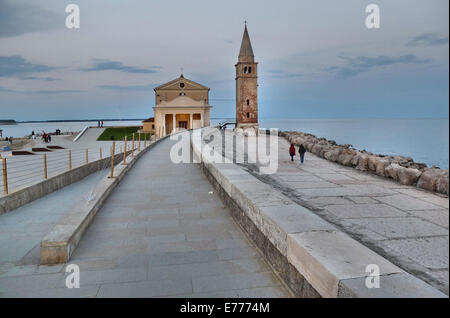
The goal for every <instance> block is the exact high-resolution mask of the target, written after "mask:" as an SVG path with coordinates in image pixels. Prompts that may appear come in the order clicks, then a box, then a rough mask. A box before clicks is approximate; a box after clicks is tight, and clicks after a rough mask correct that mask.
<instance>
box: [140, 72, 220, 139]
mask: <svg viewBox="0 0 450 318" xmlns="http://www.w3.org/2000/svg"><path fill="white" fill-rule="evenodd" d="M154 91H155V107H153V112H154V117H153V118H149V119H148V121H147V122H146V121H144V122H143V130H144V131H147V129H154V133H155V134H156V135H157V136H165V135H167V134H170V133H172V132H174V131H178V130H180V129H193V128H200V127H207V126H209V125H210V109H211V106H210V105H209V88H208V87H206V86H203V85H201V84H198V83H196V82H194V81H191V80H189V79H187V78H185V77H184V76H183V74H181V76H180V77H178V78H177V79H174V80H173V81H170V82H168V83H166V84H163V85H161V86H158V87H156V88H155V89H154ZM152 119H153V122H152V121H151V120H152ZM152 127H154V128H152Z"/></svg>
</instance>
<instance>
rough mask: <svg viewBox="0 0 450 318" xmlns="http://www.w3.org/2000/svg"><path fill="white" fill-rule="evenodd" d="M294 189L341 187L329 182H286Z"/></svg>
mask: <svg viewBox="0 0 450 318" xmlns="http://www.w3.org/2000/svg"><path fill="white" fill-rule="evenodd" d="M284 184H286V185H287V186H289V187H290V188H292V189H320V188H338V187H339V185H337V184H335V183H331V182H327V181H295V182H292V181H290V182H285V183H284Z"/></svg>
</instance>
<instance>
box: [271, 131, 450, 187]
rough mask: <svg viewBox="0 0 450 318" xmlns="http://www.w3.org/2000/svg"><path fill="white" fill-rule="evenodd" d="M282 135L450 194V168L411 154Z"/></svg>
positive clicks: (331, 156)
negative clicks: (377, 151)
mask: <svg viewBox="0 0 450 318" xmlns="http://www.w3.org/2000/svg"><path fill="white" fill-rule="evenodd" d="M279 135H280V136H282V137H284V138H286V139H287V140H288V141H289V142H290V143H292V144H294V145H296V146H299V145H300V144H303V146H304V147H305V148H306V150H308V151H309V152H312V153H313V154H315V155H317V156H319V157H322V158H325V159H327V160H330V161H333V162H336V163H339V164H341V165H343V166H348V167H354V168H356V169H358V170H361V171H368V172H371V173H374V174H376V175H378V176H382V177H386V178H391V179H393V180H395V181H397V182H399V183H400V184H403V185H415V186H417V187H418V188H421V189H425V190H428V191H432V192H438V193H442V194H446V195H449V170H448V169H446V170H444V169H439V168H438V167H431V168H428V167H427V165H426V164H424V163H417V162H414V161H413V159H412V158H409V157H402V156H395V157H394V156H383V155H375V154H373V153H371V152H368V151H365V150H357V149H353V148H352V145H349V144H346V145H338V144H336V142H335V141H333V140H327V139H325V138H317V137H316V136H314V135H312V134H306V133H302V132H293V131H285V132H280V133H279Z"/></svg>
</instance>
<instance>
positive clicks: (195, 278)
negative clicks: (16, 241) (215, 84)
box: [0, 140, 290, 297]
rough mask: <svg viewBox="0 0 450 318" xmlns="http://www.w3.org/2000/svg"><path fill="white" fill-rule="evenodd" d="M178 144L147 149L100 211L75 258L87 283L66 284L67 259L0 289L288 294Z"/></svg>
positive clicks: (6, 279)
mask: <svg viewBox="0 0 450 318" xmlns="http://www.w3.org/2000/svg"><path fill="white" fill-rule="evenodd" d="M173 143H174V142H172V141H170V140H165V141H162V142H161V143H160V144H158V145H156V146H155V147H154V148H153V149H152V150H150V151H149V152H148V153H146V154H145V155H144V156H143V157H142V158H141V159H140V160H139V161H138V162H137V163H136V165H135V166H134V167H133V168H132V169H131V170H130V172H129V173H128V174H127V175H126V176H125V178H124V179H123V180H122V182H121V183H120V184H119V186H118V187H117V188H116V189H115V190H114V191H113V193H112V194H111V196H110V197H109V199H108V200H107V202H106V204H105V205H104V206H103V207H102V208H101V210H100V211H99V212H98V213H97V215H96V217H95V219H94V221H93V223H92V224H91V226H90V227H89V228H88V230H87V231H86V233H85V235H84V237H83V238H82V240H81V241H80V244H79V246H78V248H77V249H76V250H75V252H74V254H73V256H72V259H71V261H70V263H71V264H77V265H78V266H79V267H80V270H81V273H80V283H81V288H79V289H67V288H66V287H65V275H66V274H65V272H64V266H63V265H56V266H37V265H32V266H34V270H30V271H29V272H27V271H17V272H16V273H14V272H11V273H10V274H9V275H8V274H7V273H5V274H4V275H3V276H1V277H0V296H2V297H8V296H12V297H17V296H25V297H289V296H290V294H289V292H288V291H287V290H286V289H285V288H284V287H283V285H282V284H281V282H280V280H279V279H278V278H277V277H276V276H275V275H274V273H273V272H272V270H271V269H270V267H269V266H268V265H267V263H266V262H265V260H264V259H263V258H262V256H261V255H260V254H259V252H258V251H257V249H256V248H255V247H254V246H253V245H252V244H251V242H250V241H249V240H248V239H247V238H246V236H245V235H244V233H243V231H242V230H241V229H240V228H239V227H238V226H237V225H236V224H235V223H234V221H233V220H232V218H231V216H230V212H229V211H228V209H227V208H226V207H224V206H223V204H222V203H221V201H220V198H219V197H218V195H217V194H216V193H214V190H213V187H212V186H211V184H210V183H209V182H208V180H207V179H206V177H205V176H204V175H203V172H202V171H201V170H200V168H199V166H198V165H196V164H173V163H171V161H170V158H169V152H170V148H171V146H172V145H173ZM10 213H12V214H13V213H15V211H12V212H10Z"/></svg>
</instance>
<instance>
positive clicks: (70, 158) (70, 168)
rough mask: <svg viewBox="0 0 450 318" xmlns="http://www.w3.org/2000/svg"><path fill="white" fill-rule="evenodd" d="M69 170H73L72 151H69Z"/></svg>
mask: <svg viewBox="0 0 450 318" xmlns="http://www.w3.org/2000/svg"><path fill="white" fill-rule="evenodd" d="M69 170H72V150H69Z"/></svg>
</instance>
